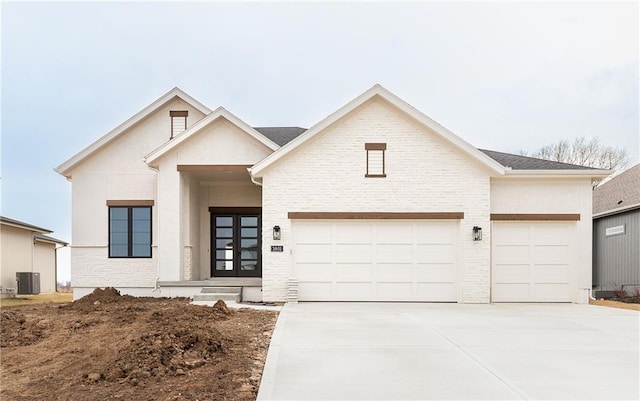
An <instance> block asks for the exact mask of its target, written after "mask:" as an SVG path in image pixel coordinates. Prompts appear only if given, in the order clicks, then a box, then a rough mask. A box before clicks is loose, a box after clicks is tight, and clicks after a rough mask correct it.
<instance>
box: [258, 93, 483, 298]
mask: <svg viewBox="0 0 640 401" xmlns="http://www.w3.org/2000/svg"><path fill="white" fill-rule="evenodd" d="M369 142H384V143H386V144H387V150H386V153H385V159H386V163H385V164H386V174H387V177H386V178H365V173H366V152H365V147H364V145H365V143H369ZM489 197H490V172H489V171H488V169H486V168H485V167H484V166H482V165H480V164H479V163H477V162H474V161H472V160H470V158H468V156H466V155H464V154H462V152H461V151H460V150H458V149H457V148H455V147H454V146H453V145H451V144H449V143H448V142H446V141H445V140H443V139H442V138H441V137H440V136H439V135H438V134H435V133H433V132H431V131H429V130H428V129H426V128H424V127H422V126H421V125H419V124H418V123H416V122H414V121H413V120H411V119H409V118H408V117H406V116H405V115H404V114H403V113H402V112H400V111H399V110H397V109H396V108H395V107H393V106H392V105H390V104H389V103H387V102H385V101H382V100H372V101H369V102H367V103H365V104H364V105H362V106H360V107H359V108H357V109H356V110H354V111H353V112H352V113H350V114H349V115H347V116H346V117H345V118H343V119H341V120H340V121H338V122H336V123H335V124H333V126H331V127H328V128H327V129H325V131H324V132H321V133H319V134H318V135H317V136H316V137H315V138H313V139H312V140H310V141H308V142H307V143H306V144H305V145H303V146H302V147H301V148H299V149H297V150H296V151H294V152H292V153H291V154H290V155H288V156H287V157H286V158H285V159H283V160H280V161H279V162H278V163H276V164H274V165H273V166H271V167H270V168H269V169H268V170H267V171H265V174H264V178H263V189H262V199H263V227H264V230H263V281H262V283H263V299H264V300H265V301H284V300H285V299H286V297H287V291H288V281H289V278H290V277H292V276H293V277H295V272H292V265H293V263H292V254H291V245H292V241H291V235H292V232H291V220H289V219H288V217H287V213H288V212H294V211H296V212H464V213H465V217H464V219H463V220H462V221H461V224H460V251H459V252H460V253H459V290H460V291H459V299H458V300H459V302H468V303H474V302H475V303H483V302H489V292H490V276H489V270H490V259H489V258H490V224H489ZM275 225H279V226H280V227H281V230H282V240H281V241H279V244H280V245H284V247H285V252H283V253H272V252H270V246H271V245H274V244H275V242H274V241H273V239H272V233H271V227H273V226H275ZM475 225H478V226H481V227H482V228H483V236H484V240H483V241H481V242H473V241H472V238H471V229H472V227H473V226H475Z"/></svg>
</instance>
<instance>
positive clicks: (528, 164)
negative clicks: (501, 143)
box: [479, 149, 597, 171]
mask: <svg viewBox="0 0 640 401" xmlns="http://www.w3.org/2000/svg"><path fill="white" fill-rule="evenodd" d="M479 150H480V151H481V152H482V153H484V154H486V155H487V156H489V157H490V158H492V159H493V160H495V161H497V162H498V163H500V164H502V165H503V166H505V167H510V168H511V169H513V170H593V171H597V169H594V168H591V167H586V166H578V165H576V164H569V163H560V162H554V161H551V160H544V159H536V158H535V157H529V156H521V155H513V154H511V153H503V152H496V151H494V150H486V149H479Z"/></svg>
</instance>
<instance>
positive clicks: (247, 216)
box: [210, 208, 262, 277]
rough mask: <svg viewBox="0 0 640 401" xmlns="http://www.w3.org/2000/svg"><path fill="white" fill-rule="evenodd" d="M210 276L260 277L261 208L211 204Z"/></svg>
mask: <svg viewBox="0 0 640 401" xmlns="http://www.w3.org/2000/svg"><path fill="white" fill-rule="evenodd" d="M210 210H211V243H212V244H211V249H212V250H213V252H212V253H211V276H212V277H261V276H262V266H261V259H262V257H261V240H260V238H261V220H262V219H261V210H260V209H259V208H234V209H231V208H210Z"/></svg>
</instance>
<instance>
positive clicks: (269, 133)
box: [253, 127, 307, 146]
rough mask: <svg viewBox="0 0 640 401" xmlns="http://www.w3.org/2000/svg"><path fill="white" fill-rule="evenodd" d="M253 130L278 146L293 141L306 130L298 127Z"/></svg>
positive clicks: (257, 128) (256, 128)
mask: <svg viewBox="0 0 640 401" xmlns="http://www.w3.org/2000/svg"><path fill="white" fill-rule="evenodd" d="M253 129H255V130H256V131H258V132H259V133H261V134H262V135H264V136H266V137H267V138H269V139H271V140H272V141H273V142H275V143H276V144H278V145H280V146H283V145H286V144H287V143H289V142H291V141H293V140H294V139H296V138H297V137H298V136H300V134H302V133H303V132H305V131H306V130H307V129H306V128H300V127H253Z"/></svg>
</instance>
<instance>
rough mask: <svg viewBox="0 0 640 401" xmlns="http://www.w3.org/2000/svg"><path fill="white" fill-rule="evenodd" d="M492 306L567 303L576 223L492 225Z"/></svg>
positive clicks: (570, 288) (570, 291) (571, 276)
mask: <svg viewBox="0 0 640 401" xmlns="http://www.w3.org/2000/svg"><path fill="white" fill-rule="evenodd" d="M492 238H493V239H492V253H491V259H492V262H491V268H492V271H491V290H492V291H491V299H492V301H493V302H571V301H572V298H573V293H574V292H575V291H573V284H572V283H573V281H574V278H573V275H574V271H575V266H576V223H566V222H494V223H493V233H492Z"/></svg>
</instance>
